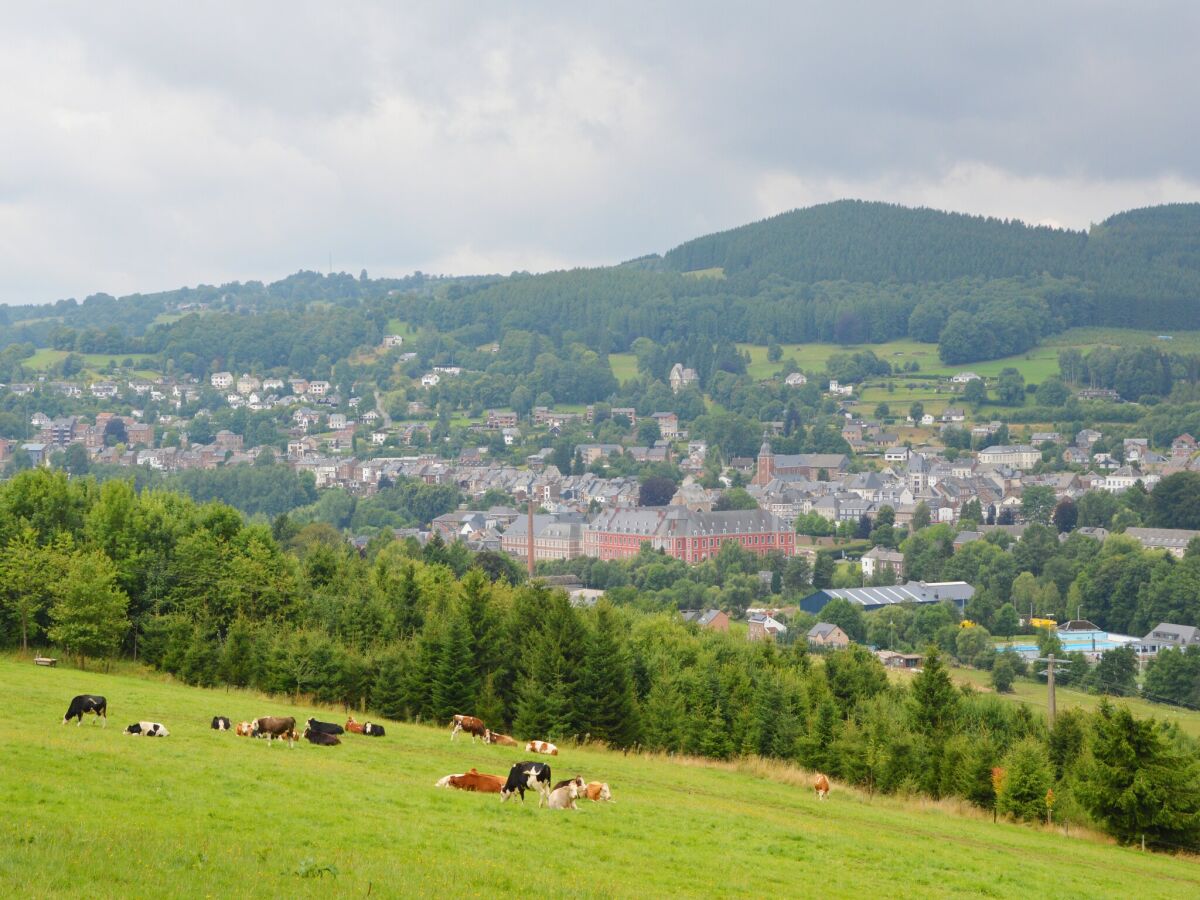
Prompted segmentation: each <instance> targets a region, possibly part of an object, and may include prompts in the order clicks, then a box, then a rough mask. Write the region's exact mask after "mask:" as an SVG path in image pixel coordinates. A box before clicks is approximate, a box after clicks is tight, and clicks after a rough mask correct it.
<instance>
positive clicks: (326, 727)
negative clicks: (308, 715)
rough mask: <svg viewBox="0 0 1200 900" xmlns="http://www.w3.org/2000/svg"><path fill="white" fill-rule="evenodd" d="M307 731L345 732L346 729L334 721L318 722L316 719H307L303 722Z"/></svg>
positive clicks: (322, 732)
mask: <svg viewBox="0 0 1200 900" xmlns="http://www.w3.org/2000/svg"><path fill="white" fill-rule="evenodd" d="M304 724H305V725H306V726H307V727H308V730H309V731H317V732H320V733H321V734H345V733H346V729H345V728H343V727H342V726H341V725H338V724H337V723H336V722H318V721H317V720H316V719H309V720H308V721H307V722H305V723H304Z"/></svg>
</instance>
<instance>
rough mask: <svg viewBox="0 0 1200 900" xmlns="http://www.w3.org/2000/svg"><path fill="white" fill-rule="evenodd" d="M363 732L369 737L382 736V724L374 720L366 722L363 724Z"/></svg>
mask: <svg viewBox="0 0 1200 900" xmlns="http://www.w3.org/2000/svg"><path fill="white" fill-rule="evenodd" d="M363 734H369V735H370V736H371V737H383V735H384V731H383V726H382V725H376V724H375V723H374V722H368V723H367V724H366V725H364V726H363Z"/></svg>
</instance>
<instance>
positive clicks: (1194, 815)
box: [1076, 700, 1200, 851]
mask: <svg viewBox="0 0 1200 900" xmlns="http://www.w3.org/2000/svg"><path fill="white" fill-rule="evenodd" d="M1093 727H1094V732H1095V733H1094V736H1093V739H1092V758H1091V761H1090V763H1089V764H1088V765H1086V766H1084V767H1083V768H1082V769H1081V771H1080V782H1079V786H1078V788H1077V791H1076V793H1077V795H1078V797H1079V800H1080V802H1081V803H1082V804H1083V806H1084V808H1085V809H1086V810H1087V811H1088V812H1089V813H1090V814H1091V815H1092V817H1093V818H1095V819H1096V820H1097V821H1098V822H1100V823H1101V824H1102V825H1103V826H1104V829H1105V830H1106V831H1107V832H1108V833H1109V834H1111V835H1113V836H1114V837H1116V838H1117V840H1119V841H1121V842H1122V843H1134V842H1136V841H1139V840H1141V839H1142V838H1144V839H1145V841H1146V843H1147V845H1149V846H1156V847H1157V846H1161V847H1163V848H1164V849H1168V850H1170V849H1177V848H1180V847H1183V848H1187V849H1190V850H1193V851H1195V850H1198V849H1200V763H1198V762H1197V761H1196V760H1195V758H1194V756H1192V755H1191V754H1189V753H1186V752H1184V751H1182V750H1180V749H1178V748H1177V747H1175V746H1174V745H1173V744H1172V743H1171V742H1170V740H1169V739H1168V737H1167V736H1166V735H1165V734H1164V732H1163V726H1162V725H1160V724H1159V723H1158V722H1156V721H1155V720H1153V719H1135V718H1134V717H1133V715H1132V714H1131V713H1130V712H1129V710H1128V709H1126V708H1124V707H1113V706H1112V705H1110V704H1109V703H1108V701H1107V700H1106V701H1104V702H1103V703H1101V705H1100V709H1099V711H1098V712H1097V713H1096V715H1095V717H1094V719H1093Z"/></svg>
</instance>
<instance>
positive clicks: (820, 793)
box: [813, 772, 829, 800]
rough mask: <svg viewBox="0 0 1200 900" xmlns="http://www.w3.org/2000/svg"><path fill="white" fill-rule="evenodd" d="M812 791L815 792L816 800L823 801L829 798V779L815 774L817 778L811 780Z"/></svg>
mask: <svg viewBox="0 0 1200 900" xmlns="http://www.w3.org/2000/svg"><path fill="white" fill-rule="evenodd" d="M813 790H814V791H816V792H817V798H818V799H820V800H824V799H825V798H826V797H828V796H829V779H828V778H826V777H825V776H824V775H822V774H821V773H820V772H818V773H817V777H816V778H814V779H813Z"/></svg>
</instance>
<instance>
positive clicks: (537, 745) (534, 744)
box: [525, 741, 558, 756]
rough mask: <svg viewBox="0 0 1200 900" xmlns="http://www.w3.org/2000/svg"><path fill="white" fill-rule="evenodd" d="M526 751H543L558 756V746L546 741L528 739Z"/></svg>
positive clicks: (548, 754)
mask: <svg viewBox="0 0 1200 900" xmlns="http://www.w3.org/2000/svg"><path fill="white" fill-rule="evenodd" d="M525 752H526V753H544V754H546V755H547V756H558V748H557V747H555V746H554V745H553V744H550V743H547V742H546V741H530V742H529V743H528V744H526V745H525Z"/></svg>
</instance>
